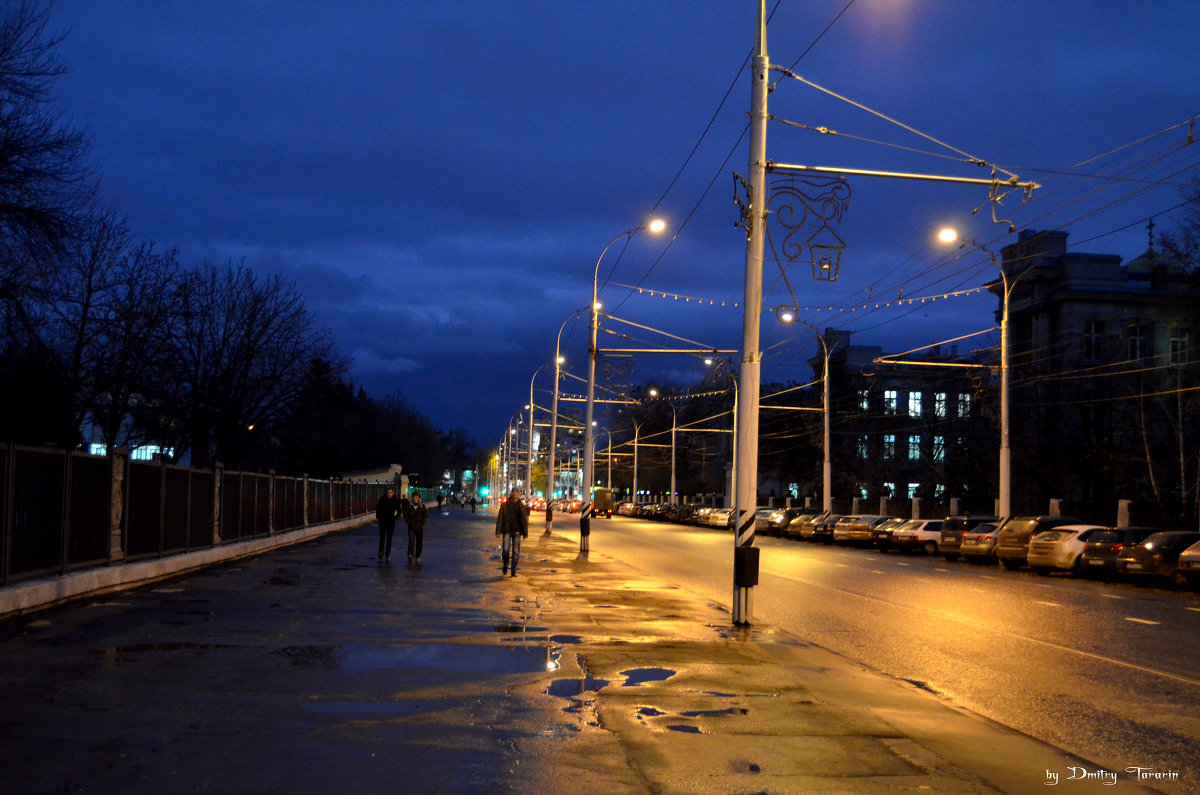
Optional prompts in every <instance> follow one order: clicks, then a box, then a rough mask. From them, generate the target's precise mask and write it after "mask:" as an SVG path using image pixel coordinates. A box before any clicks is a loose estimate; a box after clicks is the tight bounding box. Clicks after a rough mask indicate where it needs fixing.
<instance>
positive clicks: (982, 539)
mask: <svg viewBox="0 0 1200 795" xmlns="http://www.w3.org/2000/svg"><path fill="white" fill-rule="evenodd" d="M617 513H619V514H622V515H625V516H635V517H639V518H645V519H652V520H658V521H669V522H676V523H679V524H691V525H696V526H701V527H713V528H717V529H722V530H729V529H732V527H733V511H732V510H731V509H729V508H712V507H708V506H702V505H669V504H662V505H645V504H639V505H634V504H633V503H622V504H621V505H619V506H617ZM755 531H756V532H758V533H763V534H767V535H775V536H782V537H786V538H793V539H799V540H802V541H816V542H824V543H827V544H840V545H845V546H858V547H865V548H873V549H877V550H879V551H881V552H888V551H892V550H895V551H897V552H902V553H922V554H926V555H942V556H943V557H945V559H946V560H948V561H956V560H959V559H960V558H961V559H963V560H966V561H967V562H969V563H976V564H990V565H997V564H998V565H1001V566H1003V567H1004V568H1006V569H1010V570H1012V569H1019V568H1021V567H1023V566H1028V567H1029V568H1031V569H1032V570H1033V571H1035V572H1037V573H1038V574H1049V573H1050V572H1054V571H1059V572H1069V573H1070V574H1073V575H1075V576H1085V577H1108V578H1115V577H1121V578H1127V579H1131V580H1147V581H1156V580H1157V581H1161V582H1166V583H1168V584H1170V585H1173V586H1176V587H1182V586H1186V585H1190V586H1191V587H1193V588H1200V532H1194V531H1178V530H1164V529H1162V528H1158V527H1106V526H1103V525H1095V524H1087V523H1084V522H1080V521H1079V520H1078V519H1075V518H1074V517H1070V516H1014V517H1012V518H1010V519H1008V520H1005V521H1000V520H999V519H997V518H996V517H995V516H949V517H946V518H944V519H903V518H898V517H888V516H878V515H871V514H857V515H841V514H832V515H831V514H825V513H821V512H819V511H817V510H815V509H812V508H760V509H759V510H758V512H757V515H756V517H755Z"/></svg>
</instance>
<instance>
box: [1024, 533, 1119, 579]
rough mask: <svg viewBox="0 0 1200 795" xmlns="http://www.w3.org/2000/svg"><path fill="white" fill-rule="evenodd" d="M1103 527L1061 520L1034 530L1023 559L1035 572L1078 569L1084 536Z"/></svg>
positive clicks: (1046, 572)
mask: <svg viewBox="0 0 1200 795" xmlns="http://www.w3.org/2000/svg"><path fill="white" fill-rule="evenodd" d="M1103 530H1104V528H1103V527H1101V526H1099V525H1094V524H1064V525H1061V526H1059V527H1056V528H1054V529H1053V530H1047V531H1046V532H1044V533H1038V534H1037V535H1036V536H1034V537H1033V538H1032V539H1030V541H1029V553H1028V555H1026V558H1025V560H1026V562H1028V563H1029V568H1031V569H1033V570H1034V571H1035V572H1037V573H1038V574H1049V573H1050V572H1051V571H1052V570H1058V571H1069V572H1071V573H1073V574H1079V573H1080V568H1081V567H1080V564H1079V558H1080V556H1081V555H1082V554H1083V550H1084V547H1086V546H1087V541H1088V539H1089V538H1090V537H1091V536H1092V534H1094V533H1095V532H1097V531H1101V532H1102V531H1103Z"/></svg>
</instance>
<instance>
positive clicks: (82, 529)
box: [67, 453, 112, 567]
mask: <svg viewBox="0 0 1200 795" xmlns="http://www.w3.org/2000/svg"><path fill="white" fill-rule="evenodd" d="M111 497H112V465H111V464H110V463H109V460H108V459H107V458H98V457H96V456H90V455H84V454H82V453H73V454H72V455H71V521H70V523H69V524H68V536H67V566H68V567H71V566H81V565H89V564H97V563H102V562H106V561H107V560H108V542H109V527H108V523H109V518H110V512H109V508H108V503H109V499H110V498H111Z"/></svg>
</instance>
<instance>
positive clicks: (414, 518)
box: [404, 494, 429, 566]
mask: <svg viewBox="0 0 1200 795" xmlns="http://www.w3.org/2000/svg"><path fill="white" fill-rule="evenodd" d="M428 518H429V509H428V508H426V507H425V503H423V502H421V495H420V494H414V495H412V501H411V502H410V503H409V506H408V510H407V511H405V513H404V521H405V522H407V523H408V565H410V566H411V565H412V564H413V563H414V562H415V563H416V564H417V565H418V566H420V565H421V547H422V546H423V542H424V538H425V520H426V519H428Z"/></svg>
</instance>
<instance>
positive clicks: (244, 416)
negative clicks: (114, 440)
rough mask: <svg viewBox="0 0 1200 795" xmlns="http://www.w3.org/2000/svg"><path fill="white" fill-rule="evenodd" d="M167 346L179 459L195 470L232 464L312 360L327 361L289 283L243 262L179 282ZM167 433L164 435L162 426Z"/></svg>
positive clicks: (283, 408)
mask: <svg viewBox="0 0 1200 795" xmlns="http://www.w3.org/2000/svg"><path fill="white" fill-rule="evenodd" d="M178 299H179V301H180V305H181V307H182V309H181V317H180V322H179V324H178V327H177V328H176V330H175V334H174V338H173V340H172V346H171V347H172V352H171V371H170V383H169V384H167V385H166V389H167V393H168V395H169V396H170V397H169V399H168V400H164V401H163V403H162V407H163V408H164V409H166V411H165V414H164V417H165V418H175V419H176V420H177V424H176V425H175V431H176V442H177V444H176V453H177V456H178V455H181V454H182V453H183V452H184V451H188V450H190V452H191V460H192V464H193V465H194V466H208V465H210V464H212V463H213V462H214V461H215V460H221V461H222V462H223V463H225V464H227V465H229V466H237V465H239V464H240V463H241V461H242V459H243V457H244V452H243V451H244V449H245V447H246V445H247V444H248V443H249V435H250V434H251V433H252V432H256V433H259V434H261V433H264V432H269V431H270V429H271V428H272V427H274V426H275V425H276V424H278V423H279V422H281V421H282V420H283V419H284V418H285V417H286V416H287V412H288V410H289V408H290V406H291V403H292V402H293V401H295V400H296V398H297V396H298V395H299V394H300V392H301V390H302V388H303V387H304V385H305V379H306V376H307V374H308V369H309V363H310V362H312V361H313V360H314V359H319V358H326V359H333V358H335V357H334V355H333V354H334V348H333V344H332V341H331V339H330V338H329V335H328V333H327V332H326V331H324V330H320V329H318V328H317V327H316V326H315V324H314V321H313V316H312V314H311V313H310V312H309V311H308V310H307V309H306V307H305V306H304V301H303V299H302V298H301V297H300V295H299V293H297V292H296V289H295V287H294V285H292V284H291V283H288V282H286V281H284V280H283V279H282V278H281V277H279V276H271V277H267V278H266V279H260V278H259V277H258V276H256V275H255V274H254V272H252V271H251V270H249V269H248V268H246V267H245V266H244V265H241V264H238V265H233V264H232V263H230V264H227V265H224V266H214V265H212V264H208V263H205V264H204V265H203V266H201V267H200V268H199V269H197V270H196V271H193V272H191V273H189V274H187V276H186V277H185V278H184V279H183V280H182V282H181V283H180V286H179V290H178ZM163 430H165V429H163Z"/></svg>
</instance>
